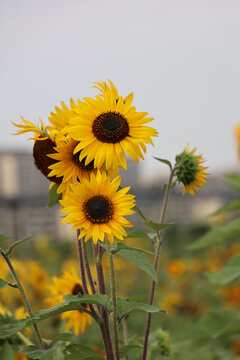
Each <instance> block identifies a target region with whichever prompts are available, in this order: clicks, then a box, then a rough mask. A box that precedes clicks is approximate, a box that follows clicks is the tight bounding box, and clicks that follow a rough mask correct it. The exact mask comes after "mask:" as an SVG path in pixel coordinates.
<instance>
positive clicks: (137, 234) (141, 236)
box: [127, 231, 150, 240]
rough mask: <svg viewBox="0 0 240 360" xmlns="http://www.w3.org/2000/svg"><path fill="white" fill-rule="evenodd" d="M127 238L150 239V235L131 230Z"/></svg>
mask: <svg viewBox="0 0 240 360" xmlns="http://www.w3.org/2000/svg"><path fill="white" fill-rule="evenodd" d="M127 238H130V239H132V238H136V239H149V240H150V237H149V236H148V234H147V233H145V232H144V231H132V232H130V233H129V234H128V235H127Z"/></svg>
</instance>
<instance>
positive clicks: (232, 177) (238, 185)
mask: <svg viewBox="0 0 240 360" xmlns="http://www.w3.org/2000/svg"><path fill="white" fill-rule="evenodd" d="M225 177H226V178H227V180H228V185H229V186H230V187H232V188H233V189H236V190H240V174H226V175H225Z"/></svg>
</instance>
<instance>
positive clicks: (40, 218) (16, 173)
mask: <svg viewBox="0 0 240 360" xmlns="http://www.w3.org/2000/svg"><path fill="white" fill-rule="evenodd" d="M121 176H122V186H128V185H131V193H133V194H134V195H136V199H137V206H138V207H140V208H141V210H142V212H143V213H144V214H145V216H146V217H147V218H148V219H152V220H153V221H158V219H159V213H160V207H161V204H162V201H163V195H164V194H163V191H162V186H163V184H164V183H166V182H167V179H166V178H159V180H158V182H155V184H154V185H151V186H144V187H143V186H141V182H140V174H139V165H138V164H136V163H135V162H134V161H132V160H130V161H129V164H128V171H127V172H126V171H124V170H121ZM49 185H50V182H49V181H48V180H47V179H46V178H45V177H44V176H43V175H42V174H41V173H40V171H39V170H37V169H36V168H35V165H34V161H33V157H32V155H31V154H30V153H26V152H0V234H4V235H7V236H9V237H11V238H13V239H14V240H19V239H22V238H24V237H27V236H31V235H37V234H40V233H47V234H48V235H50V236H51V237H58V238H63V239H64V238H69V237H72V236H73V234H72V232H71V230H70V229H71V226H70V225H67V224H62V223H61V218H62V216H63V215H62V214H61V213H60V212H59V206H55V207H53V208H50V207H48V206H47V204H48V191H49ZM237 197H238V193H237V192H235V191H233V190H231V189H230V188H228V187H227V186H226V185H225V179H224V177H223V176H210V178H209V180H208V181H207V184H206V186H205V187H204V188H203V189H201V191H200V192H199V195H197V201H196V199H195V198H193V197H192V196H190V195H188V194H186V195H185V196H182V192H181V189H180V187H177V186H176V187H175V188H174V189H173V190H172V193H171V196H170V199H169V206H168V212H167V221H169V222H176V223H185V224H187V223H190V222H192V221H195V222H199V221H204V219H206V217H207V215H208V214H210V213H211V212H213V211H214V210H216V209H217V208H218V207H219V206H220V205H222V204H224V203H226V202H228V201H231V200H233V199H235V198H237ZM131 221H132V222H134V224H136V226H137V227H140V228H141V227H143V222H142V220H141V218H139V217H138V216H137V215H134V216H132V217H131Z"/></svg>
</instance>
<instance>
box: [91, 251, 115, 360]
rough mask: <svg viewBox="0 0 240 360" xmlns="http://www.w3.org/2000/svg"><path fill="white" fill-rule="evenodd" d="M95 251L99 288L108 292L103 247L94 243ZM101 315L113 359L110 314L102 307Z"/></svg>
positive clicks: (106, 341)
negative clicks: (103, 264) (103, 265)
mask: <svg viewBox="0 0 240 360" xmlns="http://www.w3.org/2000/svg"><path fill="white" fill-rule="evenodd" d="M93 252H94V260H95V265H96V271H97V279H98V289H99V293H100V294H106V289H105V282H104V273H103V268H102V256H103V249H102V248H101V247H100V246H99V245H93ZM100 310H101V312H100V314H101V316H102V319H103V322H104V323H103V327H102V328H103V340H104V344H105V349H106V353H107V360H113V359H114V357H113V346H112V338H111V333H110V327H109V315H108V312H107V311H106V310H105V309H104V308H102V307H101V309H100Z"/></svg>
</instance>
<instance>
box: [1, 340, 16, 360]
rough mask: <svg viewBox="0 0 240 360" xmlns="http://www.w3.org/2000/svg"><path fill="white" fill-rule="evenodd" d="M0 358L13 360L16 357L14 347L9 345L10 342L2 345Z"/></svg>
mask: <svg viewBox="0 0 240 360" xmlns="http://www.w3.org/2000/svg"><path fill="white" fill-rule="evenodd" d="M0 359H3V360H13V359H14V352H13V349H12V347H11V346H10V345H9V343H8V342H5V343H4V345H3V347H2V350H1V352H0Z"/></svg>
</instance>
